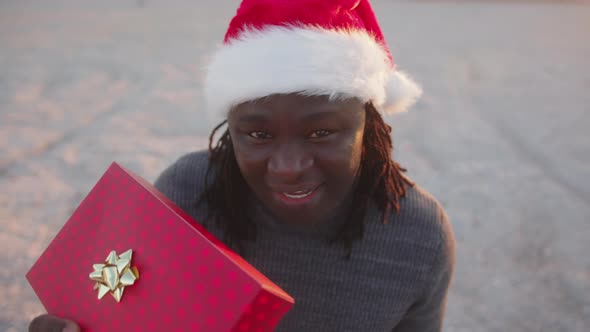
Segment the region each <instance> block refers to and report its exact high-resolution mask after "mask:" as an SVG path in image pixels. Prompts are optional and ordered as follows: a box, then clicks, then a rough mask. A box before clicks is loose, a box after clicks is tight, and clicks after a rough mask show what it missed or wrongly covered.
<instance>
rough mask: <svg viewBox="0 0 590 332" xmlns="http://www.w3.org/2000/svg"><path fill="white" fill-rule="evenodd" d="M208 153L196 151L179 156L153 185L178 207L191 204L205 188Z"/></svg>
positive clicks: (185, 206)
mask: <svg viewBox="0 0 590 332" xmlns="http://www.w3.org/2000/svg"><path fill="white" fill-rule="evenodd" d="M208 166H209V154H208V152H207V151H196V152H191V153H188V154H186V155H183V156H181V157H180V158H178V159H177V160H176V161H175V162H173V163H172V164H171V165H170V166H168V167H167V168H166V169H165V170H164V171H163V172H162V173H161V174H160V175H159V176H158V178H157V179H156V181H155V183H154V186H155V187H156V188H157V189H158V190H159V191H160V192H162V193H163V194H164V195H165V196H167V197H168V198H169V199H170V200H172V201H173V202H174V203H175V204H177V205H178V206H179V207H181V208H183V209H185V208H187V207H188V206H190V205H192V204H193V203H194V202H195V200H196V199H197V197H198V196H199V195H200V194H201V193H202V192H203V191H204V190H205V180H206V176H207V168H208Z"/></svg>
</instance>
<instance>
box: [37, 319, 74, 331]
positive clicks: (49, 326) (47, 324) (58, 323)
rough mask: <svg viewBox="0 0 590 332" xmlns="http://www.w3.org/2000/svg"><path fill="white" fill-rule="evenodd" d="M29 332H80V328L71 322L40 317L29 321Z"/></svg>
mask: <svg viewBox="0 0 590 332" xmlns="http://www.w3.org/2000/svg"><path fill="white" fill-rule="evenodd" d="M29 332H80V327H79V326H78V324H76V323H74V322H72V321H71V320H67V319H61V318H59V317H55V316H51V315H41V316H38V317H36V318H35V319H33V320H32V321H31V324H29Z"/></svg>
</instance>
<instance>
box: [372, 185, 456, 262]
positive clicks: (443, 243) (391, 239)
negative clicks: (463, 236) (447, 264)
mask: <svg viewBox="0 0 590 332" xmlns="http://www.w3.org/2000/svg"><path fill="white" fill-rule="evenodd" d="M371 215H372V217H371V218H370V222H369V223H368V224H367V232H366V236H368V237H369V238H370V241H368V243H373V244H374V245H375V246H378V247H379V248H381V249H379V250H384V251H383V252H392V251H396V250H399V248H398V246H400V245H402V244H403V246H404V248H407V247H411V248H413V249H412V250H414V251H415V252H421V253H423V254H424V255H425V256H424V257H423V258H426V257H434V256H436V255H438V254H439V252H440V250H443V251H444V250H450V249H452V247H453V245H454V236H453V233H452V230H451V225H450V222H449V218H448V216H447V214H446V212H445V209H444V208H443V206H442V204H441V203H440V202H439V201H438V200H437V199H436V198H435V197H434V196H433V195H432V194H430V193H429V192H428V191H426V190H425V189H424V188H422V187H420V186H418V185H417V184H416V185H414V186H413V187H411V188H408V189H407V190H406V195H405V196H404V197H402V198H401V199H400V209H399V211H398V212H396V211H392V212H391V214H390V215H389V217H388V220H387V222H386V223H383V220H382V214H381V212H379V211H377V209H376V207H375V206H374V205H373V207H372V211H371Z"/></svg>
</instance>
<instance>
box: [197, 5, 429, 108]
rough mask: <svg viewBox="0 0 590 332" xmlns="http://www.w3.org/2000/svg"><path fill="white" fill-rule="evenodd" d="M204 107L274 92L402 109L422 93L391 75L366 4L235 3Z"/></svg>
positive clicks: (399, 75) (211, 69) (390, 65)
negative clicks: (343, 99)
mask: <svg viewBox="0 0 590 332" xmlns="http://www.w3.org/2000/svg"><path fill="white" fill-rule="evenodd" d="M204 92H205V99H206V103H207V109H208V110H209V111H210V112H212V113H214V114H215V115H216V116H221V117H223V118H225V117H226V116H227V113H228V111H229V110H230V109H231V108H232V107H233V106H235V105H237V104H240V103H242V102H245V101H249V100H254V99H257V98H261V97H265V96H268V95H271V94H277V93H300V94H303V95H327V96H329V97H330V98H331V99H339V98H347V97H357V98H359V99H360V100H362V101H363V102H369V101H370V102H372V103H373V105H374V106H375V107H376V108H377V110H379V111H381V112H382V113H385V114H388V113H395V112H401V111H405V110H406V109H407V108H408V107H410V106H411V105H412V104H414V103H415V101H416V100H417V99H418V98H419V97H420V95H421V93H422V90H421V89H420V87H419V86H418V85H417V84H416V83H414V81H412V79H411V78H409V77H408V76H407V75H405V74H404V73H403V72H401V71H399V70H397V68H396V66H395V63H394V61H393V57H392V56H391V53H390V51H389V48H388V46H387V44H386V42H385V39H384V38H383V34H382V32H381V29H380V27H379V24H378V23H377V19H376V17H375V14H374V13H373V9H372V8H371V5H370V3H369V1H368V0H243V1H242V3H241V5H240V7H239V8H238V10H237V13H236V16H235V17H234V18H233V19H232V21H231V23H230V25H229V29H228V30H227V33H226V35H225V39H224V43H223V45H222V46H221V47H220V48H219V49H218V50H217V52H216V53H215V54H214V55H213V58H212V59H211V62H210V64H209V66H208V68H207V76H206V79H205V86H204Z"/></svg>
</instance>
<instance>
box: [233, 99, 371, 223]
mask: <svg viewBox="0 0 590 332" xmlns="http://www.w3.org/2000/svg"><path fill="white" fill-rule="evenodd" d="M228 124H229V131H230V135H231V140H232V143H233V146H234V151H235V156H236V160H237V162H238V165H239V167H240V171H241V172H242V175H243V177H244V179H245V180H246V182H247V183H248V185H249V187H250V188H251V189H252V191H253V192H254V194H255V195H256V197H257V198H258V199H259V200H260V201H261V202H262V203H263V204H264V206H265V207H266V208H267V209H268V210H269V211H270V212H271V213H272V214H273V215H274V216H275V217H277V218H278V219H279V221H280V222H284V223H290V224H317V223H320V222H323V221H325V220H327V219H328V218H330V217H332V216H333V215H334V214H335V213H336V211H338V209H339V208H341V206H342V204H343V202H344V201H345V200H346V198H347V197H348V196H349V195H350V194H351V191H352V189H353V184H354V181H355V179H356V176H357V174H358V169H359V165H360V161H361V152H362V143H363V133H364V127H365V110H364V105H363V104H362V103H361V102H360V101H359V100H357V99H348V100H343V101H329V100H328V98H327V97H304V96H300V95H296V94H288V95H285V94H281V95H272V96H269V97H266V98H263V99H259V100H257V101H255V102H247V103H243V104H240V105H239V106H237V107H236V108H234V110H232V111H231V112H230V114H229V117H228Z"/></svg>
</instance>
